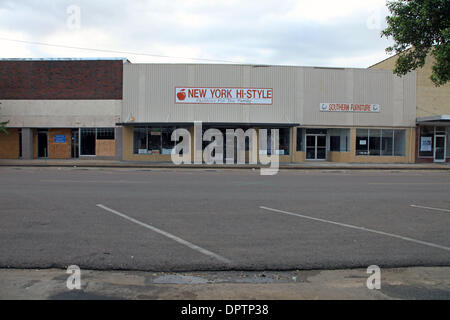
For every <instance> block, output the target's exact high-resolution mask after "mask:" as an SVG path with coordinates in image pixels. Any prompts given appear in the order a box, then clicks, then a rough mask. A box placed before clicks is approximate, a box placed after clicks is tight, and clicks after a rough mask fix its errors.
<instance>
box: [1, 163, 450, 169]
mask: <svg viewBox="0 0 450 320" xmlns="http://www.w3.org/2000/svg"><path fill="white" fill-rule="evenodd" d="M0 167H28V168H32V167H60V168H129V169H133V168H136V169H239V170H254V169H261V168H268V167H267V166H261V165H254V166H251V165H249V166H233V165H223V166H220V165H207V166H205V165H179V166H175V165H163V164H155V165H139V164H88V163H87V164H46V163H36V164H2V163H0ZM279 169H280V170H328V171H330V170H352V171H353V170H434V171H435V170H443V171H447V170H450V166H445V167H444V166H439V167H432V166H402V167H397V166H367V167H363V166H352V167H350V166H348V167H347V166H333V167H325V166H324V167H322V166H280V167H279Z"/></svg>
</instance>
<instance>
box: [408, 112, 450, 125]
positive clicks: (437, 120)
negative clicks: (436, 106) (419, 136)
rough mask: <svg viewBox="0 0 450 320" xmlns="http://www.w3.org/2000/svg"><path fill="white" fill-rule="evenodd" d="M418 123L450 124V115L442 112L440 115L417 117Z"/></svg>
mask: <svg viewBox="0 0 450 320" xmlns="http://www.w3.org/2000/svg"><path fill="white" fill-rule="evenodd" d="M416 123H417V124H433V125H436V124H437V125H439V124H442V125H449V124H450V115H449V114H442V115H440V116H430V117H422V118H417V119H416Z"/></svg>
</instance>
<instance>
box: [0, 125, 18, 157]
mask: <svg viewBox="0 0 450 320" xmlns="http://www.w3.org/2000/svg"><path fill="white" fill-rule="evenodd" d="M7 130H8V134H4V133H2V132H0V159H18V158H19V131H18V129H15V128H8V129H7Z"/></svg>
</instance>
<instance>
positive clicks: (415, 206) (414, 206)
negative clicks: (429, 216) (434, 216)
mask: <svg viewBox="0 0 450 320" xmlns="http://www.w3.org/2000/svg"><path fill="white" fill-rule="evenodd" d="M411 207H413V208H421V209H429V210H437V211H444V212H450V210H448V209H441V208H432V207H424V206H417V205H415V204H412V205H411Z"/></svg>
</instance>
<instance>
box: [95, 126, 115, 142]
mask: <svg viewBox="0 0 450 320" xmlns="http://www.w3.org/2000/svg"><path fill="white" fill-rule="evenodd" d="M97 140H114V128H97Z"/></svg>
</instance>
